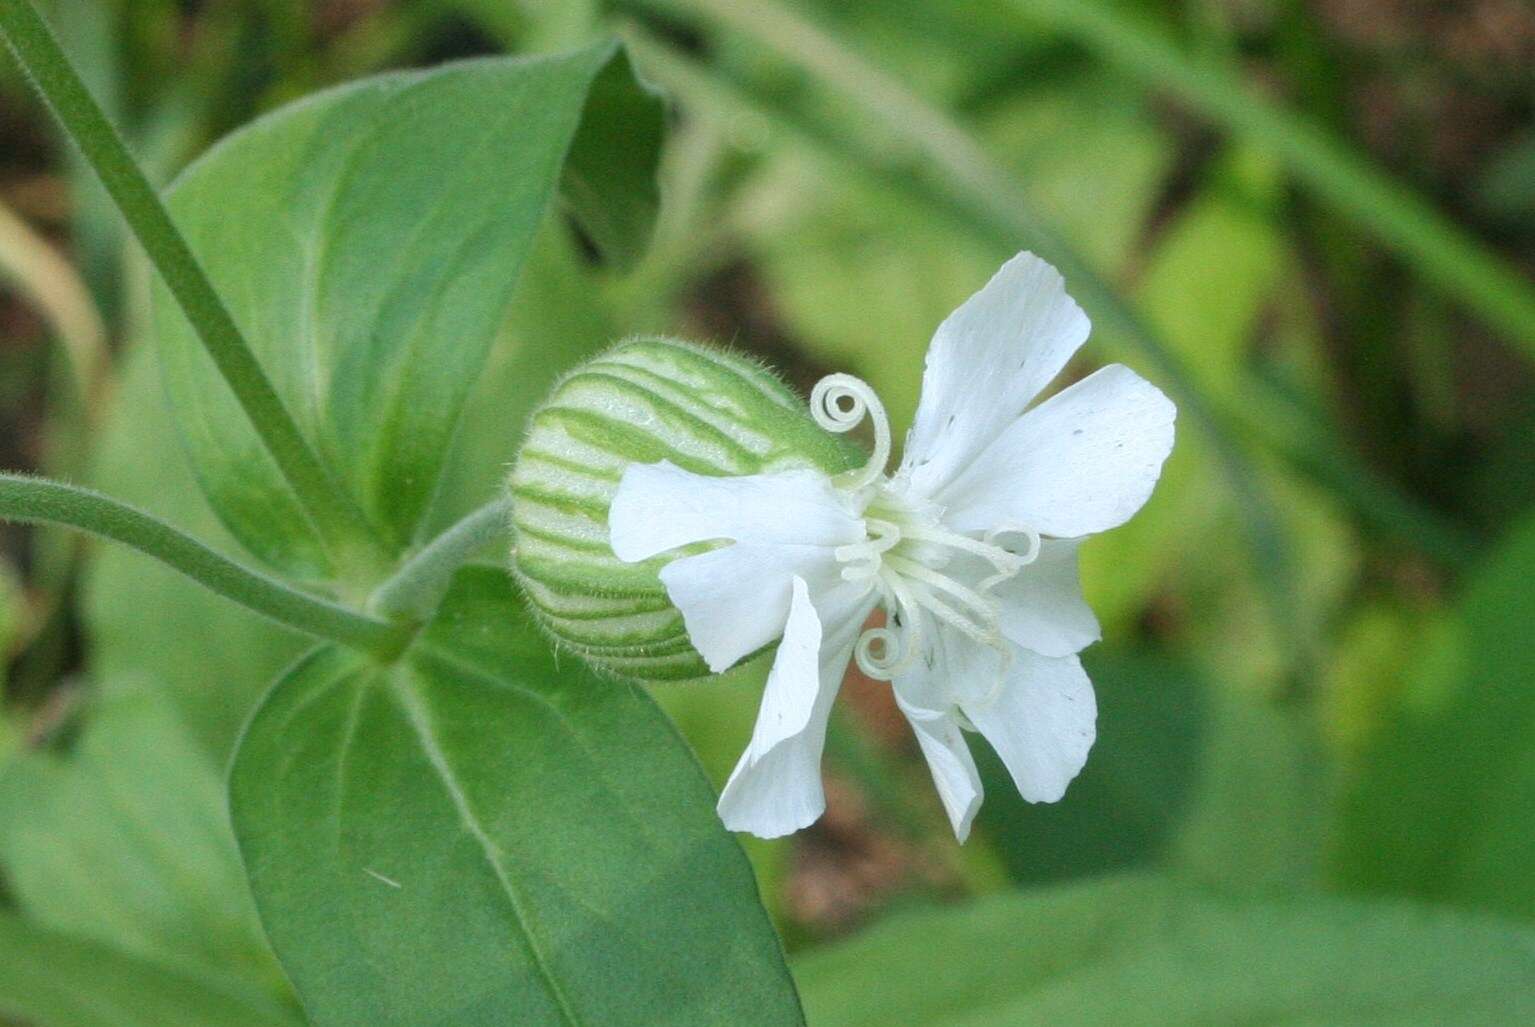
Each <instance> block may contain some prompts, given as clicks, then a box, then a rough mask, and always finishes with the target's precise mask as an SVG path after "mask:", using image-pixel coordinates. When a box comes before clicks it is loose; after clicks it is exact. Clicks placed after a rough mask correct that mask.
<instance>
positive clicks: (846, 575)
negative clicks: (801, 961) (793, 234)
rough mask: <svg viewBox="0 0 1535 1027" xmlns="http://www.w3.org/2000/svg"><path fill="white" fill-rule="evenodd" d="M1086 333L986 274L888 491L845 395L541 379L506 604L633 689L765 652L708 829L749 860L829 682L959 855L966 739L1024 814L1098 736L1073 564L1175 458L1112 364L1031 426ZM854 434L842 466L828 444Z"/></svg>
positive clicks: (819, 742) (1134, 388)
mask: <svg viewBox="0 0 1535 1027" xmlns="http://www.w3.org/2000/svg"><path fill="white" fill-rule="evenodd" d="M1087 334H1088V322H1087V318H1086V317H1085V316H1084V315H1083V313H1082V311H1081V310H1080V309H1079V308H1078V307H1077V305H1076V304H1075V303H1073V302H1072V300H1071V299H1070V298H1069V297H1068V296H1067V295H1066V293H1065V291H1064V288H1063V283H1062V281H1061V277H1060V275H1059V274H1057V273H1056V272H1055V270H1054V269H1053V268H1051V267H1050V266H1049V265H1048V264H1045V263H1044V262H1043V261H1041V260H1039V259H1038V258H1037V257H1034V256H1032V255H1031V254H1020V255H1019V256H1017V257H1015V258H1014V259H1013V260H1011V261H1009V262H1008V263H1007V264H1005V265H1004V266H1003V267H1002V269H1001V270H1000V271H999V272H998V273H997V274H996V276H995V277H993V279H992V280H991V282H989V283H988V284H987V285H986V287H985V288H983V289H982V290H981V291H980V292H979V293H977V294H976V295H975V296H973V297H971V299H970V300H968V301H967V302H966V303H965V304H964V305H963V306H961V307H960V308H959V310H957V311H955V312H954V313H953V314H952V315H950V317H949V318H948V319H947V320H945V321H944V323H943V324H942V325H941V326H940V327H939V329H938V332H937V334H936V335H935V337H934V339H933V343H932V346H931V348H930V349H929V352H928V357H927V366H926V372H925V375H924V378H923V388H922V399H921V403H920V405H919V408H918V411H917V416H916V421H915V423H914V425H913V427H912V429H911V432H910V433H909V434H908V436H907V439H906V446H905V453H904V458H903V460H902V462H901V464H900V465H899V467H897V469H896V470H895V472H894V473H893V474H891V473H887V470H886V467H887V464H888V462H889V459H890V455H891V448H892V447H891V441H892V440H891V436H890V428H889V422H888V420H887V419H886V417H885V413H884V410H883V408H882V407H881V406H880V403H879V400H878V399H877V398H876V397H875V395H874V393H873V391H872V390H871V389H870V388H869V387H868V385H866V384H865V383H864V382H862V381H860V380H858V379H857V378H853V377H851V376H849V375H844V374H836V375H832V376H830V377H828V378H826V379H824V380H822V381H821V382H820V384H818V385H817V386H816V388H815V389H814V391H813V392H812V395H811V409H810V415H811V416H809V417H807V416H805V413H806V411H805V407H804V406H803V404H802V403H801V401H800V400H798V399H797V398H796V397H795V396H794V394H793V393H792V392H790V391H789V390H788V389H787V388H786V387H784V385H783V384H782V383H781V382H779V381H778V380H777V379H776V378H775V377H773V376H772V374H771V373H769V372H768V371H766V370H765V369H763V368H762V367H760V366H758V365H756V364H754V363H752V362H750V361H748V360H744V359H742V358H741V357H739V356H735V355H733V354H729V353H725V352H722V351H720V350H716V349H710V348H707V347H701V346H695V345H692V344H689V343H685V342H680V341H677V340H673V339H663V338H653V337H644V338H636V339H630V340H627V341H625V342H623V343H620V344H619V345H618V346H616V347H614V348H613V349H612V350H609V351H608V352H607V353H604V354H602V355H601V356H599V357H596V358H594V359H593V360H590V361H588V362H587V363H585V364H583V365H581V366H580V367H578V368H576V369H575V370H573V371H572V372H571V373H570V374H568V375H566V376H565V377H564V378H563V379H562V380H561V382H560V383H559V384H558V385H557V386H556V388H555V389H554V391H553V393H552V394H551V396H550V397H549V399H548V400H547V401H546V402H545V403H544V404H543V405H542V406H541V407H540V408H539V410H538V411H536V412H535V414H534V415H533V418H532V420H531V423H530V427H529V431H528V435H527V437H526V439H525V440H524V443H523V446H522V448H521V450H520V452H519V455H518V458H517V462H516V464H515V466H514V468H513V471H512V474H511V479H510V483H509V484H510V488H511V494H512V500H513V502H512V521H513V527H514V538H515V542H514V547H513V554H512V556H513V558H512V569H513V572H514V573H515V575H516V577H517V580H518V582H519V583H520V584H521V585H522V589H523V593H524V595H525V596H526V598H527V600H528V606H529V608H530V609H531V610H532V611H533V613H534V615H535V616H536V617H537V619H538V621H539V623H540V624H541V625H542V626H543V627H544V629H545V630H546V631H547V632H548V633H549V634H550V636H551V637H552V638H553V639H554V641H555V642H556V643H557V644H558V645H559V646H560V647H561V648H563V649H566V650H569V651H573V652H575V653H577V654H579V655H580V656H581V657H582V658H583V659H585V660H587V661H589V662H590V663H592V664H593V665H594V666H596V667H598V668H601V669H605V670H608V671H611V672H614V673H617V674H620V675H623V676H626V677H630V678H635V679H638V680H641V681H666V680H673V681H675V680H686V679H696V678H700V677H704V676H707V675H709V674H711V673H715V672H719V671H722V670H725V669H727V668H729V667H731V666H733V665H735V664H737V663H739V662H741V661H742V660H744V659H746V658H747V657H749V656H751V655H753V654H755V653H757V652H762V651H767V650H768V649H770V648H771V647H772V646H773V644H774V643H775V642H777V643H778V647H777V654H776V656H775V658H774V662H773V666H772V670H771V671H770V673H769V676H768V681H767V687H766V689H765V691H764V694H763V698H762V707H761V712H760V714H759V716H758V720H757V725H756V728H755V730H754V732H753V735H752V739H751V742H750V744H749V745H748V747H747V750H746V752H745V754H744V755H743V756H742V757H741V761H740V763H739V764H738V766H737V767H736V769H735V772H734V774H732V776H731V778H730V781H729V783H728V784H727V785H726V787H725V790H724V794H723V795H722V796H721V798H720V805H719V810H720V814H721V816H722V817H723V819H724V821H725V823H726V824H727V825H728V826H730V827H732V828H735V829H739V830H746V831H751V832H753V833H755V834H759V835H762V836H764V837H772V836H776V835H781V834H785V833H788V832H790V831H794V830H797V829H799V828H801V827H804V826H806V825H807V824H809V823H811V822H812V821H814V820H815V819H816V818H817V817H818V816H820V814H821V812H822V809H823V808H824V805H825V800H824V796H823V793H822V789H821V783H820V759H821V750H822V748H823V745H824V741H825V734H826V724H827V719H828V717H829V715H830V711H831V707H832V702H833V700H834V699H835V697H836V694H837V691H838V688H839V687H840V685H841V682H842V679H843V677H844V674H845V672H846V670H847V667H848V664H849V663H850V662H852V663H856V664H857V666H858V667H859V668H860V669H861V670H862V671H863V672H864V673H865V674H867V675H869V676H870V677H873V678H876V679H879V680H884V681H888V682H890V684H891V687H892V689H893V691H894V695H895V699H896V702H897V703H898V705H899V706H900V708H901V710H902V711H903V712H904V713H905V715H906V717H907V719H908V720H909V721H910V723H911V726H912V729H913V730H914V731H915V733H916V737H917V741H918V743H919V744H920V746H921V749H922V751H923V753H924V754H925V755H926V757H927V761H928V764H929V766H930V768H931V770H932V774H933V780H934V782H935V783H936V784H937V786H938V792H939V795H940V797H941V798H942V800H943V804H944V806H945V808H946V809H947V811H948V814H949V817H950V819H951V821H952V823H953V826H954V830H955V833H956V834H957V835H958V836H959V837H960V838H961V839H963V838H964V837H965V835H966V834H967V833H968V831H969V828H970V823H971V820H972V819H973V818H974V816H975V813H976V810H977V808H978V807H979V805H980V801H981V785H980V781H979V779H978V777H977V775H976V771H975V766H974V763H973V762H972V760H971V757H970V752H969V749H968V748H967V747H966V744H965V741H964V738H963V737H962V735H961V732H962V731H963V730H965V729H970V730H974V731H979V732H980V733H981V734H982V735H984V736H985V737H986V739H987V740H988V741H989V742H990V744H991V745H992V746H993V747H994V748H995V749H996V750H997V752H998V753H999V754H1000V755H1001V756H1002V759H1003V761H1004V762H1005V763H1006V764H1007V766H1008V769H1009V770H1010V771H1011V773H1012V777H1013V780H1014V781H1015V782H1016V784H1017V786H1018V790H1019V791H1020V792H1021V793H1022V794H1023V796H1024V797H1025V798H1027V799H1029V800H1032V801H1053V800H1055V799H1058V798H1060V797H1061V795H1062V794H1063V793H1064V791H1065V788H1066V785H1067V783H1068V782H1069V781H1070V780H1071V779H1072V778H1073V777H1074V776H1075V775H1076V773H1077V772H1078V770H1080V769H1081V767H1082V764H1083V762H1084V761H1085V759H1086V756H1087V751H1088V749H1089V748H1090V746H1091V745H1092V741H1093V735H1094V723H1095V719H1096V707H1095V703H1094V699H1093V693H1092V686H1091V684H1090V683H1089V682H1088V680H1087V677H1086V675H1085V674H1084V673H1083V671H1082V667H1081V665H1080V663H1079V662H1078V660H1077V657H1076V654H1077V653H1078V652H1079V651H1080V650H1081V649H1083V648H1084V647H1085V646H1087V645H1089V644H1091V643H1092V642H1094V641H1095V640H1097V638H1098V625H1097V621H1096V620H1095V619H1094V617H1093V614H1092V611H1091V610H1090V609H1088V607H1087V604H1086V602H1085V601H1084V600H1083V598H1082V594H1081V590H1080V587H1079V585H1078V582H1077V567H1076V553H1077V546H1078V543H1079V541H1080V540H1081V538H1082V537H1083V536H1086V535H1089V534H1092V533H1094V532H1098V531H1102V530H1105V529H1107V528H1111V527H1114V526H1115V525H1118V524H1120V523H1122V522H1123V521H1124V520H1126V519H1127V518H1128V517H1129V516H1130V515H1131V514H1133V513H1134V512H1135V511H1136V510H1137V509H1138V508H1139V507H1140V506H1141V504H1142V503H1144V502H1145V500H1146V498H1147V496H1148V495H1149V494H1150V492H1151V489H1152V486H1153V485H1154V484H1155V482H1156V479H1157V477H1158V475H1159V474H1160V472H1161V466H1162V462H1163V460H1164V459H1165V458H1166V456H1167V454H1168V452H1169V451H1170V449H1171V446H1172V438H1173V418H1174V410H1173V406H1172V404H1171V403H1170V402H1168V400H1167V399H1166V398H1165V397H1164V396H1163V395H1162V394H1161V393H1160V392H1158V391H1157V390H1156V389H1155V388H1153V387H1152V386H1151V385H1149V384H1148V383H1146V382H1145V381H1143V380H1142V379H1140V378H1138V377H1137V376H1136V375H1134V374H1133V373H1131V372H1130V371H1128V370H1126V369H1125V368H1123V367H1119V366H1112V367H1108V368H1104V369H1103V370H1101V371H1099V372H1098V373H1096V374H1094V375H1091V376H1090V377H1088V378H1085V379H1083V380H1082V381H1080V382H1077V383H1076V384H1074V385H1072V386H1070V387H1069V388H1066V389H1064V390H1062V391H1061V392H1059V393H1058V394H1056V395H1055V396H1053V397H1051V398H1050V399H1048V400H1046V401H1044V402H1042V403H1040V404H1038V405H1037V406H1034V407H1033V408H1032V409H1029V407H1030V404H1031V403H1032V402H1033V400H1034V399H1035V398H1036V396H1037V395H1038V394H1039V393H1040V392H1041V390H1043V389H1044V387H1045V386H1046V385H1047V384H1048V383H1049V382H1050V381H1051V380H1052V379H1053V378H1054V377H1055V376H1056V375H1057V374H1058V373H1059V372H1060V371H1061V370H1062V368H1064V367H1065V365H1066V362H1067V361H1068V360H1069V359H1070V358H1071V356H1072V354H1073V353H1074V352H1075V351H1076V350H1077V348H1078V347H1079V346H1081V344H1082V342H1083V341H1084V340H1085V339H1086V338H1087ZM864 419H868V420H870V421H871V422H872V427H873V435H874V452H873V454H872V455H870V456H867V457H865V456H864V455H863V454H861V453H860V452H859V451H858V450H857V448H856V447H855V446H852V445H851V444H850V443H849V442H848V441H847V440H846V439H845V438H843V437H840V433H844V432H847V431H849V430H851V429H852V428H853V427H855V426H856V425H857V424H859V423H861V422H862V421H863V420H864ZM881 618H882V619H881ZM780 640H781V641H780Z"/></svg>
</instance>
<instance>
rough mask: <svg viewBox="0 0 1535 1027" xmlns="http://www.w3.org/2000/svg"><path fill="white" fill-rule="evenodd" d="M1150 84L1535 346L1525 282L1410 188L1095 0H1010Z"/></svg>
mask: <svg viewBox="0 0 1535 1027" xmlns="http://www.w3.org/2000/svg"><path fill="white" fill-rule="evenodd" d="M1012 6H1013V7H1014V8H1015V9H1016V10H1017V11H1018V13H1019V15H1020V17H1028V18H1031V19H1034V20H1037V21H1044V22H1045V23H1046V24H1048V25H1050V26H1051V27H1052V28H1055V29H1057V30H1059V31H1061V32H1062V33H1064V34H1066V35H1067V36H1070V37H1071V38H1073V39H1075V40H1076V41H1077V42H1079V43H1081V44H1082V45H1083V46H1085V47H1087V48H1088V49H1089V50H1091V51H1093V53H1095V54H1096V55H1098V56H1099V57H1101V58H1102V59H1103V60H1104V61H1106V62H1108V63H1109V64H1112V65H1114V66H1116V67H1118V68H1120V69H1122V70H1124V71H1126V72H1128V73H1130V74H1131V75H1133V76H1135V77H1136V78H1138V79H1140V80H1141V81H1142V82H1143V83H1145V84H1146V85H1147V86H1149V87H1150V88H1153V89H1159V90H1167V91H1169V92H1171V93H1172V94H1174V95H1175V96H1177V97H1179V98H1180V99H1181V100H1183V102H1185V103H1187V104H1188V105H1189V106H1191V107H1193V108H1194V109H1195V110H1197V111H1199V112H1200V113H1201V114H1203V115H1204V116H1206V117H1207V118H1210V119H1211V120H1212V121H1215V122H1217V123H1219V124H1220V125H1222V126H1223V127H1224V128H1226V129H1227V130H1228V131H1231V132H1234V133H1236V134H1238V135H1242V136H1245V137H1246V138H1248V139H1250V140H1251V141H1253V142H1254V143H1256V144H1257V145H1259V146H1261V147H1263V148H1264V149H1266V150H1268V151H1269V152H1272V153H1273V154H1274V155H1275V156H1277V157H1278V158H1279V159H1280V160H1282V161H1283V162H1284V163H1285V164H1286V165H1287V166H1288V167H1289V169H1290V171H1291V173H1292V174H1294V175H1295V177H1296V178H1298V179H1300V180H1301V181H1302V182H1304V183H1305V184H1306V185H1307V186H1309V187H1310V188H1311V189H1312V190H1314V191H1315V192H1316V193H1317V194H1318V195H1320V196H1323V197H1325V198H1326V200H1327V201H1328V202H1329V203H1331V204H1333V205H1334V206H1335V207H1337V208H1338V209H1339V210H1342V211H1344V212H1345V213H1347V214H1348V215H1349V216H1350V217H1352V218H1354V219H1355V220H1357V221H1358V222H1359V223H1361V224H1363V225H1364V226H1365V227H1366V228H1368V229H1369V230H1370V231H1371V232H1374V233H1375V235H1377V236H1378V237H1379V238H1380V239H1381V241H1382V242H1384V243H1385V244H1386V245H1388V246H1390V247H1391V248H1393V249H1395V250H1396V251H1397V252H1398V253H1400V254H1401V255H1402V257H1403V258H1405V259H1406V261H1407V262H1408V263H1409V264H1411V265H1412V266H1413V267H1414V268H1416V269H1417V270H1418V272H1419V273H1420V274H1422V275H1423V277H1425V278H1426V279H1428V280H1429V281H1431V282H1433V283H1434V284H1436V285H1438V286H1439V288H1440V289H1442V290H1444V292H1445V293H1447V294H1449V295H1450V296H1453V297H1454V298H1455V299H1457V300H1458V301H1460V302H1461V303H1463V304H1465V305H1466V306H1467V307H1468V308H1470V309H1471V310H1473V311H1475V312H1476V313H1477V314H1478V315H1480V316H1481V317H1482V319H1483V320H1485V321H1486V322H1487V323H1488V324H1489V325H1491V326H1492V327H1494V328H1496V329H1498V330H1499V331H1501V332H1504V333H1506V334H1507V336H1508V338H1509V340H1510V341H1512V342H1514V343H1516V344H1517V345H1519V346H1520V347H1522V348H1523V350H1524V352H1525V353H1526V354H1527V355H1530V356H1535V288H1532V287H1531V285H1530V283H1529V281H1528V280H1527V279H1525V278H1524V277H1522V276H1521V275H1520V274H1519V273H1518V272H1517V271H1515V270H1513V269H1512V268H1510V267H1509V266H1508V265H1507V264H1505V263H1504V262H1503V261H1502V260H1500V259H1499V258H1498V256H1497V255H1496V254H1494V253H1492V252H1491V251H1490V250H1488V249H1487V248H1486V247H1484V246H1482V245H1481V244H1480V243H1478V242H1477V241H1476V240H1475V239H1473V238H1471V237H1470V236H1469V235H1467V234H1466V233H1465V232H1464V231H1462V230H1461V229H1460V228H1459V227H1458V226H1457V225H1455V224H1454V223H1453V222H1451V221H1449V220H1447V219H1446V218H1445V217H1443V216H1442V215H1441V214H1440V213H1439V212H1438V211H1436V210H1435V209H1434V208H1433V207H1431V206H1430V205H1429V204H1428V203H1426V202H1425V201H1424V200H1423V199H1422V198H1421V197H1420V196H1418V195H1417V194H1416V193H1414V192H1413V191H1412V190H1411V189H1408V188H1406V187H1405V186H1403V185H1401V184H1400V183H1399V182H1396V181H1395V180H1393V179H1391V178H1390V177H1388V176H1386V175H1385V174H1382V173H1381V172H1380V171H1379V170H1377V169H1376V167H1375V166H1374V165H1373V164H1371V163H1370V162H1369V161H1368V160H1367V159H1366V158H1364V157H1362V156H1360V155H1358V154H1356V153H1355V152H1353V151H1352V150H1351V149H1350V148H1348V147H1347V146H1346V145H1345V144H1343V143H1341V142H1339V141H1337V140H1335V139H1332V138H1331V137H1329V136H1328V135H1327V134H1326V133H1324V132H1322V131H1321V130H1319V129H1318V128H1317V127H1316V126H1315V125H1313V124H1311V123H1310V122H1309V121H1307V120H1305V119H1304V118H1300V117H1297V116H1295V115H1292V114H1290V113H1288V112H1286V111H1285V110H1284V109H1282V108H1280V107H1278V106H1276V105H1274V104H1272V103H1270V102H1268V101H1267V100H1265V99H1263V98H1261V97H1259V96H1256V95H1254V93H1253V91H1252V90H1251V89H1248V88H1247V87H1246V85H1245V84H1244V83H1242V82H1241V81H1239V80H1238V79H1237V78H1236V77H1235V76H1233V75H1231V74H1229V73H1227V72H1225V71H1222V70H1220V69H1218V68H1216V67H1213V66H1211V65H1210V64H1209V63H1206V62H1198V61H1195V60H1193V59H1191V58H1188V57H1186V56H1184V55H1183V54H1182V53H1180V52H1179V51H1178V49H1177V47H1175V46H1173V45H1172V44H1171V43H1169V42H1167V41H1166V40H1165V39H1163V38H1161V37H1160V35H1159V33H1158V32H1157V31H1156V30H1155V29H1153V28H1152V27H1150V26H1147V25H1142V24H1138V23H1137V22H1135V21H1133V20H1131V18H1129V17H1127V16H1125V15H1123V14H1120V13H1117V12H1116V11H1114V10H1112V9H1111V8H1110V7H1109V6H1107V5H1105V4H1103V3H1101V2H1089V0H1012Z"/></svg>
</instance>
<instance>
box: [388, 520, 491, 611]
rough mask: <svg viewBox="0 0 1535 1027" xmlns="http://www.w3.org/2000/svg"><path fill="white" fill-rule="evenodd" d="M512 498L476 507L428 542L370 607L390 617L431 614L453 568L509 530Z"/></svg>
mask: <svg viewBox="0 0 1535 1027" xmlns="http://www.w3.org/2000/svg"><path fill="white" fill-rule="evenodd" d="M511 510H512V500H511V497H510V496H503V497H501V498H500V499H496V500H494V501H493V502H490V503H486V504H485V505H484V506H482V507H480V508H479V509H478V510H475V511H474V512H473V513H471V514H469V515H468V516H466V517H464V519H463V520H461V521H459V522H458V523H457V524H455V525H453V527H451V528H449V529H448V530H447V531H445V532H443V533H442V534H441V535H438V536H437V537H436V538H435V539H433V540H432V541H431V542H429V543H427V545H426V546H425V548H423V549H422V550H421V551H420V552H419V553H417V554H416V555H415V556H413V557H411V558H410V559H409V560H406V561H405V563H404V565H403V566H402V567H401V568H400V569H399V570H398V571H396V572H395V573H394V574H393V575H392V576H391V577H390V578H389V579H388V580H387V581H385V582H384V583H383V584H382V585H380V586H379V587H378V589H377V591H375V592H374V593H373V596H372V598H371V599H369V600H368V609H370V610H372V611H373V612H374V613H376V614H378V615H379V616H380V617H385V618H388V619H389V620H402V619H406V618H410V619H413V620H415V621H417V622H419V621H423V620H425V619H426V618H428V617H430V616H431V615H432V611H433V610H434V609H436V607H437V604H438V603H440V602H441V601H442V597H443V594H444V593H445V592H446V591H447V589H448V582H449V580H450V579H451V578H452V577H453V572H454V571H456V570H457V569H458V568H459V567H460V566H462V565H463V563H464V561H465V560H467V559H468V558H469V556H470V555H471V554H473V553H474V551H475V550H477V549H479V548H480V547H481V546H483V545H485V544H486V543H488V542H490V540H491V539H493V538H495V537H496V536H497V535H499V534H501V533H502V532H504V531H506V526H507V518H508V517H509V516H510V515H511Z"/></svg>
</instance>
